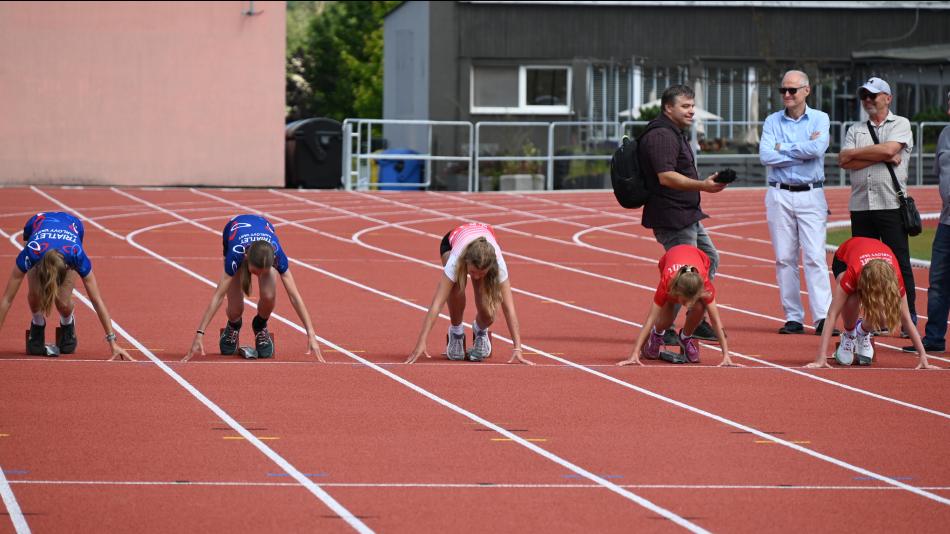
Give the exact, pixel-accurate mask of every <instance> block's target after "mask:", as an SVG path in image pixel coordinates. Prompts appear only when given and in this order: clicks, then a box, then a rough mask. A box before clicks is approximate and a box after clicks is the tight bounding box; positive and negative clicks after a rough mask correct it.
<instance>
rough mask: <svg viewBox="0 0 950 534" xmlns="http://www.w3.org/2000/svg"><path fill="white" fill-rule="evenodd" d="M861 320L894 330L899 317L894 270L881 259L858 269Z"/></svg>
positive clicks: (872, 325) (879, 327)
mask: <svg viewBox="0 0 950 534" xmlns="http://www.w3.org/2000/svg"><path fill="white" fill-rule="evenodd" d="M857 291H858V296H859V298H860V299H861V307H862V308H864V322H866V323H867V324H868V326H869V327H870V328H873V329H883V330H888V331H891V330H894V329H896V328H897V325H898V324H900V319H901V292H900V286H899V285H898V283H897V273H895V272H894V268H893V267H892V266H891V264H890V263H888V262H886V261H884V260H871V261H869V262H867V263H866V264H865V265H864V268H862V269H861V274H860V275H859V276H858V284H857Z"/></svg>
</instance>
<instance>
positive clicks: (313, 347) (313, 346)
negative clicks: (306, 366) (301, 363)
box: [307, 337, 327, 363]
mask: <svg viewBox="0 0 950 534" xmlns="http://www.w3.org/2000/svg"><path fill="white" fill-rule="evenodd" d="M307 354H313V355H314V356H316V357H317V360H319V361H320V363H327V361H326V360H324V359H323V353H322V352H320V345H319V344H318V343H317V338H316V337H311V338H310V347H308V348H307Z"/></svg>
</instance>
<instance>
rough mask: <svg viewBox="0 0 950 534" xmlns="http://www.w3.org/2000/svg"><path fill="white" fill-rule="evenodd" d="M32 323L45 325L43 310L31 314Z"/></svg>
mask: <svg viewBox="0 0 950 534" xmlns="http://www.w3.org/2000/svg"><path fill="white" fill-rule="evenodd" d="M33 324H35V325H36V326H46V316H45V315H43V312H37V313H34V314H33Z"/></svg>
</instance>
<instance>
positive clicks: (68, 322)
mask: <svg viewBox="0 0 950 534" xmlns="http://www.w3.org/2000/svg"><path fill="white" fill-rule="evenodd" d="M75 318H76V314H75V313H70V314H69V317H63V316H62V315H60V316H59V324H60V325H62V326H67V325H71V324H73V320H74V319H75Z"/></svg>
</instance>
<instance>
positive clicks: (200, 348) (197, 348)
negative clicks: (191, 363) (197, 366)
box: [181, 334, 205, 362]
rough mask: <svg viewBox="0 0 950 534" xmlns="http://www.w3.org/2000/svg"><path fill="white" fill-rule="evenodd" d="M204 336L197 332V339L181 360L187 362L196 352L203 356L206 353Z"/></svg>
mask: <svg viewBox="0 0 950 534" xmlns="http://www.w3.org/2000/svg"><path fill="white" fill-rule="evenodd" d="M202 337H203V336H202V335H201V334H195V340H194V341H193V342H192V343H191V348H190V349H188V352H187V353H186V354H185V357H184V358H182V359H181V361H183V362H187V361H188V360H190V359H191V357H192V356H194V355H195V354H199V353H200V354H201V355H202V356H204V355H205V347H204V344H203V343H202V342H201V338H202Z"/></svg>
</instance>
